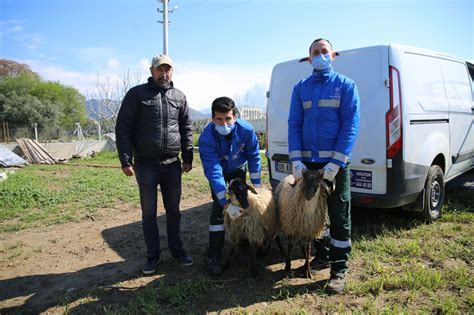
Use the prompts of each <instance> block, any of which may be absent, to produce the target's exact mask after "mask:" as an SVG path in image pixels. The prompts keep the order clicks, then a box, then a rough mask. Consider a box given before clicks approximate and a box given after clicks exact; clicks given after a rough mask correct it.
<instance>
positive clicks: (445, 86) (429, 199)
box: [266, 44, 474, 221]
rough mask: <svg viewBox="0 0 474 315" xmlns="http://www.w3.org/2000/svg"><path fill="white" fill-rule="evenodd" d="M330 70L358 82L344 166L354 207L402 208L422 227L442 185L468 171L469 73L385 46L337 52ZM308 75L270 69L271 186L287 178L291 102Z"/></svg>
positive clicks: (472, 106)
mask: <svg viewBox="0 0 474 315" xmlns="http://www.w3.org/2000/svg"><path fill="white" fill-rule="evenodd" d="M333 67H334V69H335V71H337V72H340V73H342V74H344V75H346V76H348V77H349V78H351V79H353V80H354V81H355V82H356V84H357V87H358V90H359V95H360V101H361V102H360V103H361V113H360V129H359V134H358V136H357V139H356V142H355V144H354V148H353V151H352V158H351V161H350V167H351V191H352V202H353V204H354V205H357V206H362V207H378V208H392V207H398V206H404V208H405V209H407V210H414V211H419V213H420V215H421V217H422V218H423V219H426V220H428V221H432V220H434V219H436V218H438V217H439V215H440V209H441V207H442V204H443V201H444V186H445V183H446V182H448V181H450V180H452V179H454V178H455V177H457V176H458V175H460V174H462V173H464V172H466V171H468V170H470V169H471V168H473V166H474V125H473V118H474V101H473V99H474V90H473V76H474V66H473V65H472V64H470V63H467V62H466V61H463V60H461V59H459V58H455V57H452V56H447V55H444V54H441V53H436V52H432V51H427V50H423V49H419V48H414V47H408V46H402V45H397V44H391V45H383V46H373V47H364V48H357V49H352V50H346V51H340V52H339V56H337V57H336V60H335V61H334V62H333ZM470 71H471V73H470ZM311 72H312V67H311V65H310V64H309V63H308V62H307V61H304V60H298V59H296V60H291V61H287V62H283V63H280V64H277V65H276V66H275V67H274V68H273V72H272V77H271V82H270V88H269V91H268V93H267V97H268V103H267V138H266V140H267V158H268V162H269V163H268V165H269V172H270V181H271V183H272V185H273V186H274V185H276V184H277V183H278V181H280V180H282V179H283V178H284V177H285V176H286V175H287V174H290V173H291V163H289V162H288V136H287V132H288V130H287V128H288V124H287V121H288V108H289V104H290V97H291V92H292V89H293V86H294V85H295V84H296V83H297V82H299V81H300V80H301V79H302V78H304V77H307V76H309V75H311Z"/></svg>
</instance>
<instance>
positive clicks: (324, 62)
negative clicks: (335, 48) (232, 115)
mask: <svg viewBox="0 0 474 315" xmlns="http://www.w3.org/2000/svg"><path fill="white" fill-rule="evenodd" d="M331 63H332V61H331V56H330V55H329V54H326V55H323V54H320V55H317V56H314V57H313V59H311V64H312V65H313V68H314V70H317V71H320V70H327V69H329V68H331Z"/></svg>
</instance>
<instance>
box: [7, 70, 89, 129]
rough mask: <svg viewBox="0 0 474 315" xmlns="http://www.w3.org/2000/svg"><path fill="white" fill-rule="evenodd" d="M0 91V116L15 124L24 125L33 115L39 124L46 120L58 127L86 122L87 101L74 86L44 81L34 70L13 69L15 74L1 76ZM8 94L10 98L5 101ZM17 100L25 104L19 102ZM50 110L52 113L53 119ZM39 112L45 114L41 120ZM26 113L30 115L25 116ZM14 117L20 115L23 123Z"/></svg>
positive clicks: (70, 126)
mask: <svg viewBox="0 0 474 315" xmlns="http://www.w3.org/2000/svg"><path fill="white" fill-rule="evenodd" d="M11 92H15V94H11ZM0 94H1V95H3V98H2V103H3V107H4V109H2V108H1V107H0V117H4V118H3V120H6V121H9V122H10V124H14V125H15V126H20V125H25V126H26V124H28V123H30V122H31V119H33V118H34V119H38V121H36V122H37V123H38V124H39V125H42V124H43V122H49V123H51V124H52V125H50V126H49V127H54V126H59V127H61V128H65V129H71V128H74V126H75V123H76V122H80V123H81V124H85V123H86V122H87V114H86V100H85V97H84V96H83V95H81V94H80V93H79V91H78V90H77V89H75V88H73V87H70V86H65V85H62V84H60V83H59V82H51V81H45V80H43V79H41V77H39V76H38V75H37V74H36V73H34V72H28V71H25V72H22V73H19V74H18V73H17V72H15V75H6V76H3V77H0ZM10 97H11V98H12V100H11V101H9V100H8V98H10ZM19 99H21V100H23V101H25V102H26V103H21V102H19V101H18V100H19ZM11 104H15V106H17V108H15V109H12V108H10V107H9V106H10V105H11ZM5 106H6V107H5ZM48 107H50V108H48ZM7 109H8V111H7V112H4V111H6V110H7ZM52 111H54V112H55V115H54V119H53V117H52V116H51V112H52ZM38 114H44V115H47V116H46V117H45V118H44V119H41V118H40V117H37V116H38ZM27 115H32V116H29V118H26V116H27ZM7 117H8V119H7ZM15 117H23V118H24V120H23V122H22V120H18V119H16V118H15ZM12 119H13V120H12ZM40 121H41V123H40Z"/></svg>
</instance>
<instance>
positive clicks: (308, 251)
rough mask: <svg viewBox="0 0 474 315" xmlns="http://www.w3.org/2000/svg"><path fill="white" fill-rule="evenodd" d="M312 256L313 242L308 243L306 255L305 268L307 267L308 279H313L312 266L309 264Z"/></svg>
mask: <svg viewBox="0 0 474 315" xmlns="http://www.w3.org/2000/svg"><path fill="white" fill-rule="evenodd" d="M310 255H311V241H309V242H307V243H306V246H305V255H304V257H305V262H304V266H305V274H306V278H307V279H311V266H310V264H309V257H310Z"/></svg>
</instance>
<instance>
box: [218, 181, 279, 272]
mask: <svg viewBox="0 0 474 315" xmlns="http://www.w3.org/2000/svg"><path fill="white" fill-rule="evenodd" d="M249 190H250V192H251V194H249V193H248V191H249ZM228 192H229V196H230V203H231V204H232V205H235V206H238V207H240V208H241V209H240V212H241V214H242V215H241V216H239V217H238V218H236V219H232V218H231V217H230V215H229V213H228V212H227V211H225V214H224V224H225V226H226V230H227V231H229V234H230V238H231V242H232V247H231V254H230V256H229V259H228V261H227V263H226V266H228V265H229V263H230V258H231V257H232V254H233V253H234V250H235V248H236V246H237V245H238V244H239V242H242V241H248V243H249V245H250V251H251V265H250V267H251V275H252V276H253V277H254V278H255V277H256V276H257V266H256V254H257V251H258V250H259V249H260V248H263V247H264V246H263V245H264V244H270V242H271V240H272V239H273V238H274V237H275V236H276V232H277V230H278V218H277V214H276V207H275V201H274V199H273V194H272V192H271V191H270V190H268V189H266V188H258V190H257V189H255V188H254V187H252V186H250V185H247V184H246V183H245V181H244V180H242V179H234V180H232V181H231V182H230V183H229V187H228ZM267 242H268V243H267ZM277 242H278V244H279V247H280V251H282V250H283V247H282V246H281V244H280V243H279V240H277Z"/></svg>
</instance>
